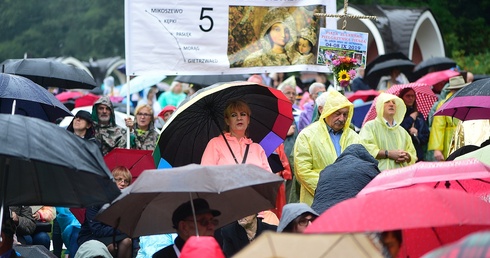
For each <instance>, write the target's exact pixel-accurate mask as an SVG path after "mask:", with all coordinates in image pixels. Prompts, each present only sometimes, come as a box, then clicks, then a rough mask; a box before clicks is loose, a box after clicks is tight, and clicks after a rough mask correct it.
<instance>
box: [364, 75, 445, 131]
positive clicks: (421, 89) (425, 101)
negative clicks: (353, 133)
mask: <svg viewBox="0 0 490 258" xmlns="http://www.w3.org/2000/svg"><path fill="white" fill-rule="evenodd" d="M405 88H412V89H413V90H414V91H415V101H416V102H417V109H418V111H419V112H420V113H422V115H424V118H425V119H427V116H428V115H429V111H430V109H431V108H432V105H434V103H435V102H436V101H437V96H436V94H434V92H432V90H431V88H430V86H429V85H428V84H424V83H408V84H397V85H393V86H392V87H391V88H389V89H388V90H386V91H385V92H386V93H390V94H393V95H396V96H398V95H399V94H400V91H401V90H403V89H405ZM377 99H378V98H377V97H376V98H375V99H374V101H373V104H372V105H371V107H370V108H369V111H368V112H367V114H366V117H365V118H364V122H363V124H365V123H366V122H367V121H370V120H373V119H375V118H376V115H377V113H376V101H377ZM400 122H401V121H400Z"/></svg>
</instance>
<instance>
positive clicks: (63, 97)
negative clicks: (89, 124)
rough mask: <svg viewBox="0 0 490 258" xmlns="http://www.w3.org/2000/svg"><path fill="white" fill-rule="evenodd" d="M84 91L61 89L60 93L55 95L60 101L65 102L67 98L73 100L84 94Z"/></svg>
mask: <svg viewBox="0 0 490 258" xmlns="http://www.w3.org/2000/svg"><path fill="white" fill-rule="evenodd" d="M84 95H85V93H83V92H80V91H63V92H62V93H60V94H56V95H55V97H56V99H58V100H59V101H61V102H66V101H68V100H75V99H78V98H80V97H82V96H84Z"/></svg>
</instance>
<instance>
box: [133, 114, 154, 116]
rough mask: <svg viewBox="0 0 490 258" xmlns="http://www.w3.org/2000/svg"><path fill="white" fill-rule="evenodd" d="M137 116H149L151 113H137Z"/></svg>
mask: <svg viewBox="0 0 490 258" xmlns="http://www.w3.org/2000/svg"><path fill="white" fill-rule="evenodd" d="M136 115H137V116H151V114H148V113H137V114H136Z"/></svg>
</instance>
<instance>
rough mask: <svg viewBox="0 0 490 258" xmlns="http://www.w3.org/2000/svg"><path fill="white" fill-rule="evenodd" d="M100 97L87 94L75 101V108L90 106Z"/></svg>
mask: <svg viewBox="0 0 490 258" xmlns="http://www.w3.org/2000/svg"><path fill="white" fill-rule="evenodd" d="M99 98H100V96H98V95H95V94H92V93H89V94H87V95H85V96H83V97H80V98H78V99H76V100H75V107H85V106H92V105H93V104H94V103H95V101H97V100H99Z"/></svg>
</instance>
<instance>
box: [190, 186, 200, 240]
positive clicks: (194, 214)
mask: <svg viewBox="0 0 490 258" xmlns="http://www.w3.org/2000/svg"><path fill="white" fill-rule="evenodd" d="M189 198H190V199H191V209H192V219H193V220H194V228H195V229H196V236H197V237H199V230H198V229H197V219H196V210H195V209H194V200H192V193H191V192H189Z"/></svg>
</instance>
